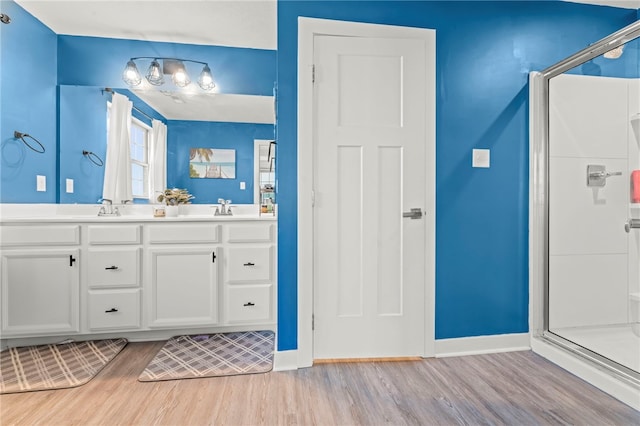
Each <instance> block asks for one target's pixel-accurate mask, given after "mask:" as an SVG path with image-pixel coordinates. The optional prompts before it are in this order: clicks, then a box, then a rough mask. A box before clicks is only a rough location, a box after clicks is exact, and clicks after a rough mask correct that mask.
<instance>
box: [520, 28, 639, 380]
mask: <svg viewBox="0 0 640 426" xmlns="http://www.w3.org/2000/svg"><path fill="white" fill-rule="evenodd" d="M638 37H640V20H639V21H636V22H634V23H633V24H630V25H628V26H626V27H624V28H622V29H621V30H619V31H616V32H615V33H613V34H611V35H609V36H607V37H605V38H603V39H601V40H599V41H598V42H596V43H593V44H591V45H590V46H589V47H587V48H585V49H583V50H581V51H579V52H577V53H575V54H573V55H571V56H569V57H568V58H566V59H564V60H562V61H560V62H558V63H556V64H555V65H552V66H550V67H548V68H546V69H544V70H543V71H540V72H532V73H531V74H530V99H531V105H530V110H529V120H530V147H529V157H530V160H529V194H530V195H529V212H530V214H529V229H530V233H529V285H530V306H531V308H530V318H529V323H530V330H531V337H532V340H533V339H541V340H542V341H544V342H545V343H548V344H550V345H552V346H555V347H557V348H560V349H561V350H564V351H568V352H569V353H571V354H573V355H576V356H578V357H579V358H580V359H584V360H586V361H587V362H588V363H591V365H594V366H596V367H597V368H599V369H602V368H604V369H605V370H606V371H607V372H608V373H611V374H613V375H615V376H616V377H617V378H619V379H621V380H622V381H624V382H627V383H628V384H631V385H632V386H640V374H638V373H637V372H635V371H633V370H631V369H629V368H626V367H624V366H622V365H620V364H618V363H615V362H612V361H611V360H609V359H607V358H605V357H603V356H601V355H599V354H597V353H595V352H593V351H591V350H589V349H587V348H584V347H582V346H579V345H577V344H575V343H573V342H571V341H569V340H567V339H564V338H562V337H560V336H558V335H557V334H555V333H553V332H551V331H549V197H548V195H549V80H550V79H551V78H553V77H556V76H558V75H560V74H563V73H564V72H566V71H568V70H570V69H573V68H575V67H577V66H578V65H581V64H583V63H585V62H588V61H590V60H591V59H593V58H595V57H598V56H600V55H602V54H603V53H605V52H607V51H609V50H611V49H614V48H616V47H618V46H621V45H623V44H624V43H626V42H628V41H631V40H633V39H635V38H638ZM532 346H533V341H532Z"/></svg>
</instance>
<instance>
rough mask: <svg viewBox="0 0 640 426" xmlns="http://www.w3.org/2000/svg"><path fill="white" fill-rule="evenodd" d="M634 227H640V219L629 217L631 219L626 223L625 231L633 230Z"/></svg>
mask: <svg viewBox="0 0 640 426" xmlns="http://www.w3.org/2000/svg"><path fill="white" fill-rule="evenodd" d="M632 229H640V219H629V221H628V222H627V223H625V224H624V230H625V231H627V232H631V230H632Z"/></svg>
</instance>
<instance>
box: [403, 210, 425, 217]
mask: <svg viewBox="0 0 640 426" xmlns="http://www.w3.org/2000/svg"><path fill="white" fill-rule="evenodd" d="M402 217H409V218H411V219H422V209H420V208H413V209H411V211H408V212H404V213H402Z"/></svg>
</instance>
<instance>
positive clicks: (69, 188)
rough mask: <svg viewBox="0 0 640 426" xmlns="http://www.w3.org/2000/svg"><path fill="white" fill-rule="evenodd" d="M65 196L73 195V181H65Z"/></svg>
mask: <svg viewBox="0 0 640 426" xmlns="http://www.w3.org/2000/svg"><path fill="white" fill-rule="evenodd" d="M67 194H73V179H67Z"/></svg>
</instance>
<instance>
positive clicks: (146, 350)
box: [0, 342, 640, 426]
mask: <svg viewBox="0 0 640 426" xmlns="http://www.w3.org/2000/svg"><path fill="white" fill-rule="evenodd" d="M162 344H163V342H152V343H129V345H127V347H126V348H125V349H124V350H123V351H122V352H121V353H120V354H119V355H118V356H117V357H116V358H115V359H114V360H113V361H112V362H111V363H110V364H109V365H108V366H107V367H106V368H105V369H104V370H102V371H101V372H100V374H99V375H98V376H97V377H96V378H94V379H93V380H92V381H90V382H89V383H87V384H86V385H84V386H81V387H78V388H73V389H62V390H54V391H41V392H29V393H22V394H10V395H2V396H0V424H1V425H3V426H6V425H12V424H23V425H35V424H41V425H67V424H69V425H92V424H96V425H98V424H99V425H148V424H158V425H208V424H216V425H262V424H265V425H282V424H296V425H314V424H317V425H379V424H391V425H404V424H420V425H431V424H434V425H436V424H442V425H455V424H472V425H475V424H506V425H538V424H573V425H605V424H606V425H639V424H640V412H638V411H635V410H633V409H632V408H630V407H628V406H626V405H624V404H622V403H621V402H618V401H617V400H615V399H613V398H611V397H609V396H608V395H606V394H604V393H603V392H601V391H599V390H598V389H596V388H595V387H593V386H591V385H589V384H587V383H586V382H584V381H582V380H581V379H578V378H577V377H575V376H573V375H571V374H569V373H567V372H566V371H564V370H562V369H561V368H559V367H557V366H555V365H554V364H551V363H549V362H548V361H546V360H545V359H543V358H541V357H539V356H537V355H536V354H534V353H532V352H530V351H524V352H512V353H505V354H492V355H476V356H467V357H457V358H442V359H426V360H419V361H399V362H369V363H327V364H320V365H317V366H314V367H313V368H307V369H301V370H298V371H286V372H271V373H267V374H255V375H248V376H234V377H221V378H207V379H189V380H175V381H166V382H151V383H141V382H138V381H137V380H136V379H137V377H138V375H139V374H140V372H141V371H142V370H143V369H144V367H145V366H146V364H147V362H149V361H150V360H151V358H153V356H154V355H155V353H156V352H157V351H158V350H160V348H161V347H162Z"/></svg>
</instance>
